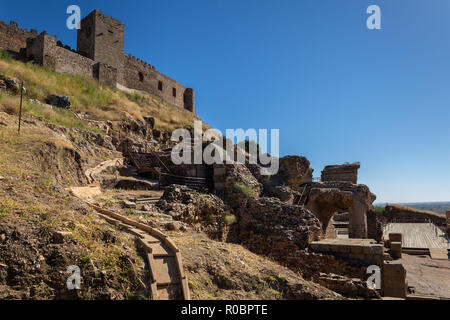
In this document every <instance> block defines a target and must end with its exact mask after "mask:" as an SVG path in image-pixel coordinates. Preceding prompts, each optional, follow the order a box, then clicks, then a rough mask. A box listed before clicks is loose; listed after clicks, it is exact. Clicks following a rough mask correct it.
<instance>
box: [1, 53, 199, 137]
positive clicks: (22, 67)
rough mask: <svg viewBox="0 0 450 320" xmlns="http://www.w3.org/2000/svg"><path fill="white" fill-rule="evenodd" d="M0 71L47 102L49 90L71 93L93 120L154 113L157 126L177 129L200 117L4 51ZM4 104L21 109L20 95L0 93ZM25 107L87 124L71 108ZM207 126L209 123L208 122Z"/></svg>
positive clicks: (79, 109) (68, 122)
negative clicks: (16, 59) (75, 116)
mask: <svg viewBox="0 0 450 320" xmlns="http://www.w3.org/2000/svg"><path fill="white" fill-rule="evenodd" d="M0 74H1V75H4V76H6V77H8V78H12V79H15V80H17V81H21V80H23V81H24V82H25V85H24V86H25V87H26V89H27V95H26V97H27V98H29V99H36V100H39V101H41V102H45V99H46V98H47V96H48V95H49V94H63V95H67V96H68V97H69V98H70V99H71V101H72V111H73V112H75V113H80V112H84V113H87V114H88V115H89V118H91V119H93V120H103V121H105V120H112V121H114V120H121V119H125V116H126V115H128V116H130V117H132V118H134V119H142V118H143V117H144V116H145V117H154V118H155V119H156V128H157V129H160V130H162V131H173V130H174V129H176V128H185V127H188V126H193V125H194V120H199V118H198V117H196V116H195V115H194V114H192V113H191V112H189V111H186V110H183V109H180V108H176V107H173V106H171V105H168V104H167V103H165V102H163V101H162V100H160V99H158V98H155V97H153V96H150V95H147V94H144V93H125V92H122V91H119V90H117V89H115V88H111V87H109V86H106V85H102V84H99V83H98V82H97V81H96V80H94V79H91V78H87V77H83V76H77V75H69V74H59V73H56V72H53V71H51V70H50V69H48V68H44V67H41V66H37V65H33V64H30V63H26V64H25V63H23V62H20V61H15V60H13V59H10V58H9V57H8V56H7V55H6V54H4V53H2V52H1V51H0ZM0 98H1V101H0V105H1V106H0V108H1V109H2V110H4V111H5V112H8V113H17V110H18V100H17V97H11V96H5V95H3V97H0ZM25 111H26V112H29V113H31V114H34V115H36V116H40V117H43V118H44V119H47V120H49V121H52V122H55V123H57V124H61V125H66V126H71V127H78V128H79V127H83V126H84V125H83V123H82V122H81V121H80V120H77V119H76V118H74V116H73V112H70V111H67V110H54V109H49V108H46V107H43V106H38V105H33V104H30V103H26V107H25ZM205 128H207V126H205Z"/></svg>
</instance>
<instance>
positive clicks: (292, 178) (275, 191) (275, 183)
mask: <svg viewBox="0 0 450 320" xmlns="http://www.w3.org/2000/svg"><path fill="white" fill-rule="evenodd" d="M273 159H274V158H273ZM278 161H279V169H278V172H277V173H276V174H274V175H261V168H262V166H261V165H259V164H258V165H256V164H247V167H248V168H249V169H250V171H251V173H252V174H253V175H254V176H255V177H256V179H258V181H259V182H260V183H261V184H262V185H263V186H264V191H265V193H266V194H267V195H269V196H275V197H278V198H280V199H286V192H292V191H296V190H298V189H299V186H300V185H301V184H302V183H303V182H305V180H306V179H307V178H308V176H309V175H310V174H311V172H312V169H311V168H310V167H309V166H310V162H309V161H308V159H306V158H305V157H301V156H286V157H283V158H279V159H278ZM280 186H282V187H284V189H283V190H281V189H279V188H277V187H280ZM286 188H289V189H291V190H292V191H288V189H286Z"/></svg>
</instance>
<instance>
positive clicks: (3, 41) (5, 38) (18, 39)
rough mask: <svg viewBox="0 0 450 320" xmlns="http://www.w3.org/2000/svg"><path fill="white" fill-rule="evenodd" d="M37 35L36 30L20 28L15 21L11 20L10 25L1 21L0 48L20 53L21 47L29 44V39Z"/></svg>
mask: <svg viewBox="0 0 450 320" xmlns="http://www.w3.org/2000/svg"><path fill="white" fill-rule="evenodd" d="M36 36H37V31H36V30H33V29H31V30H30V31H28V30H25V29H20V28H19V26H18V24H17V23H16V22H14V21H11V22H10V24H9V25H8V24H6V23H5V22H4V21H0V49H2V50H9V51H13V52H16V53H20V49H22V48H25V47H26V46H27V39H28V38H34V37H36Z"/></svg>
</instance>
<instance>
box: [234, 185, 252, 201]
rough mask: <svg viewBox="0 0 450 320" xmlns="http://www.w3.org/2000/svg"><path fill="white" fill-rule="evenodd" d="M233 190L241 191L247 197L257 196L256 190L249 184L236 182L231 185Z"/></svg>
mask: <svg viewBox="0 0 450 320" xmlns="http://www.w3.org/2000/svg"><path fill="white" fill-rule="evenodd" d="M233 189H234V191H236V192H237V193H242V194H244V195H246V196H247V197H249V198H256V197H257V196H258V192H257V191H256V190H255V189H254V188H253V187H251V186H247V185H245V184H243V183H242V182H236V183H235V184H234V186H233Z"/></svg>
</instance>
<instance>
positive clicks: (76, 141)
mask: <svg viewBox="0 0 450 320" xmlns="http://www.w3.org/2000/svg"><path fill="white" fill-rule="evenodd" d="M7 64H9V65H10V66H11V69H9V70H8V72H5V73H6V75H3V76H2V81H1V84H0V87H1V88H0V155H1V159H2V161H1V162H0V181H1V183H0V247H1V250H0V298H4V299H148V298H149V293H148V288H146V285H145V281H146V277H147V275H146V274H147V272H148V268H147V267H146V265H145V262H144V259H143V253H142V251H141V250H140V247H139V245H137V244H136V238H135V236H134V235H133V234H130V233H129V232H127V231H126V230H125V229H122V228H121V227H120V226H118V225H115V224H111V223H109V222H108V221H106V220H105V219H103V218H102V217H101V216H99V215H98V214H97V213H95V212H94V211H93V210H92V208H91V207H89V206H87V205H86V204H85V203H84V202H82V201H80V200H78V199H77V198H75V197H74V196H73V195H72V194H71V193H70V192H69V189H70V187H79V186H87V185H89V184H92V183H97V184H98V186H99V187H101V189H99V190H101V191H100V192H99V193H98V194H95V195H92V201H95V202H96V203H98V204H99V205H101V206H102V207H105V208H111V209H114V210H117V211H118V212H120V213H121V214H123V215H126V216H128V217H130V218H131V219H134V220H136V221H139V222H140V223H144V224H147V225H149V226H152V227H156V228H158V229H161V230H164V231H165V232H167V233H168V234H169V236H170V237H171V238H173V239H174V242H175V243H176V244H177V246H179V248H180V250H181V252H182V255H183V259H184V261H185V269H186V272H187V274H188V279H189V286H190V289H191V291H192V296H193V297H194V298H198V299H217V298H222V299H243V298H245V299H341V298H342V297H341V296H340V295H339V294H337V293H335V292H333V291H331V290H329V289H327V288H326V287H324V286H322V285H320V284H318V283H315V282H313V281H312V280H315V281H316V282H318V279H316V278H315V277H313V273H314V272H315V271H313V269H311V270H309V271H308V270H306V269H305V274H306V279H305V278H304V277H303V276H302V271H301V270H300V269H299V268H298V266H299V265H298V264H297V265H295V266H293V264H292V263H290V262H289V259H286V252H288V251H291V250H292V252H293V253H294V254H295V253H299V252H302V254H305V255H307V252H306V251H304V250H306V246H307V244H308V242H309V241H312V240H313V239H317V238H319V237H320V234H321V228H322V226H321V223H320V221H319V220H318V219H317V218H316V217H315V216H314V214H313V213H311V212H310V211H309V210H308V209H306V208H303V207H301V206H298V205H296V204H294V198H295V197H298V191H295V190H294V189H296V188H298V187H299V185H300V184H301V183H302V179H303V178H304V177H305V176H306V175H307V174H308V173H310V168H309V162H308V161H307V160H306V159H305V158H303V157H297V156H293V157H286V158H283V159H281V161H280V163H281V170H280V173H279V174H278V175H276V176H274V177H272V178H270V179H266V178H264V177H261V176H259V175H258V174H252V171H253V172H254V169H255V168H254V167H251V166H246V165H242V164H232V165H227V166H226V172H227V174H226V188H225V190H224V192H222V193H220V194H213V193H209V192H203V191H202V192H199V191H194V190H192V189H189V188H187V187H185V186H177V185H173V186H169V187H166V188H164V189H160V188H159V183H158V182H157V181H156V182H155V181H152V180H149V179H146V178H142V177H139V176H137V175H136V173H135V172H134V171H133V170H134V169H133V167H132V166H130V163H128V162H127V160H126V159H124V158H123V155H124V153H126V152H128V151H140V152H149V151H150V150H163V149H165V148H168V147H170V146H171V145H172V143H171V142H170V140H169V137H170V135H169V133H168V131H165V130H164V128H169V123H170V121H169V122H167V121H166V119H167V118H164V117H158V115H159V113H158V112H160V111H158V112H156V111H155V109H152V108H154V107H152V106H151V105H152V104H158V103H161V102H158V101H153V100H152V99H153V98H152V97H136V96H127V95H124V94H123V93H119V92H116V91H112V92H111V99H112V100H108V99H109V98H108V99H106V100H105V101H103V104H104V106H103V107H101V106H98V107H97V108H98V109H100V110H102V108H103V109H105V110H107V109H109V110H110V111H111V113H109V115H108V117H105V118H104V119H102V118H103V113H102V112H98V109H94V108H93V107H91V106H89V108H87V107H88V105H84V104H83V101H85V100H84V98H83V97H82V95H83V93H82V91H81V92H80V91H78V89H77V90H75V87H73V86H72V85H73V83H80V84H81V85H84V82H79V81H80V79H77V78H76V77H72V76H68V75H55V74H52V73H50V72H49V71H42V70H41V69H39V68H38V67H36V66H31V65H30V66H28V65H22V64H20V63H18V62H15V61H11V60H8V59H6V60H1V59H0V71H1V70H2V68H3V70H5V65H7ZM27 69H29V70H31V72H30V73H26V71H27ZM33 72H34V74H33ZM25 74H26V77H28V78H27V80H28V81H27V82H28V86H29V88H30V89H29V90H28V91H29V93H30V94H29V96H26V97H25V101H24V106H25V107H24V114H23V115H22V123H21V131H20V134H18V133H17V127H18V116H17V105H18V102H19V100H18V99H19V98H18V91H19V88H18V87H17V83H18V82H19V80H18V79H19V77H20V76H21V75H23V76H25ZM30 74H31V75H30ZM36 75H41V76H48V77H49V79H52V78H55V79H60V80H63V81H64V82H65V83H66V86H65V91H64V93H65V94H66V96H65V97H66V98H67V99H66V98H61V97H59V98H58V97H55V96H52V98H51V99H50V98H48V97H49V96H51V94H55V93H56V94H58V93H59V92H58V91H56V90H55V89H56V87H51V86H49V85H48V83H56V82H52V81H49V82H48V83H47V86H46V87H45V90H43V91H39V90H38V87H37V86H38V81H37V79H35V78H33V77H36ZM14 76H15V77H16V78H15V79H13V78H14ZM33 81H35V82H33ZM86 81H87V83H88V84H89V86H91V87H93V88H94V89H95V90H98V91H99V92H103V94H104V92H105V90H106V91H108V90H110V89H108V88H106V87H103V86H99V85H97V84H95V83H93V82H89V80H86ZM72 82H73V83H72ZM13 84H16V86H13ZM53 90H55V91H53ZM71 90H73V91H71ZM52 91H53V92H52ZM88 92H91V91H88ZM47 93H48V94H47ZM89 94H91V93H89ZM108 94H109V93H108ZM76 95H80V96H76ZM60 98H61V99H60ZM120 99H122V100H123V101H126V104H127V105H126V106H125V108H127V107H128V106H131V105H132V106H133V108H131V110H134V112H133V113H134V114H133V115H131V114H129V113H128V112H126V111H125V110H120V109H118V108H117V107H116V106H115V104H116V103H117V101H118V100H120ZM67 100H70V104H69V103H68V101H67ZM136 101H137V102H136ZM60 102H61V103H62V104H63V105H61V106H60V105H59V104H60ZM98 103H102V101H100V100H98ZM51 104H53V105H51ZM160 107H162V106H160ZM167 108H168V106H167ZM168 110H171V109H168ZM172 112H173V114H172V122H171V123H170V125H172V126H183V125H185V124H184V123H185V122H184V121H185V119H184V118H182V117H181V116H184V115H185V113H184V111H183V110H180V111H176V110H175V111H174V110H172ZM177 112H178V113H177ZM111 115H114V116H111ZM180 115H181V116H180ZM166 117H167V116H166ZM191 117H194V116H191ZM161 123H163V125H161ZM87 196H91V195H87ZM149 197H152V198H156V199H157V201H155V202H154V203H149V204H142V205H139V204H138V203H137V202H136V201H135V200H136V199H138V198H149ZM251 251H253V252H251ZM290 257H291V258H290V259H291V260H292V257H293V256H292V255H291V256H290ZM298 257H300V256H297V257H294V258H295V259H297V260H298ZM305 261H306V260H305ZM305 261H304V262H305ZM304 262H303V263H302V265H304V266H306V263H304ZM335 264H336V265H337V264H338V263H337V262H336V263H335ZM71 265H77V266H79V267H80V268H81V271H82V289H81V290H76V291H69V290H67V288H66V279H67V277H68V274H67V273H66V270H67V267H68V266H71ZM314 270H316V269H314Z"/></svg>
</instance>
